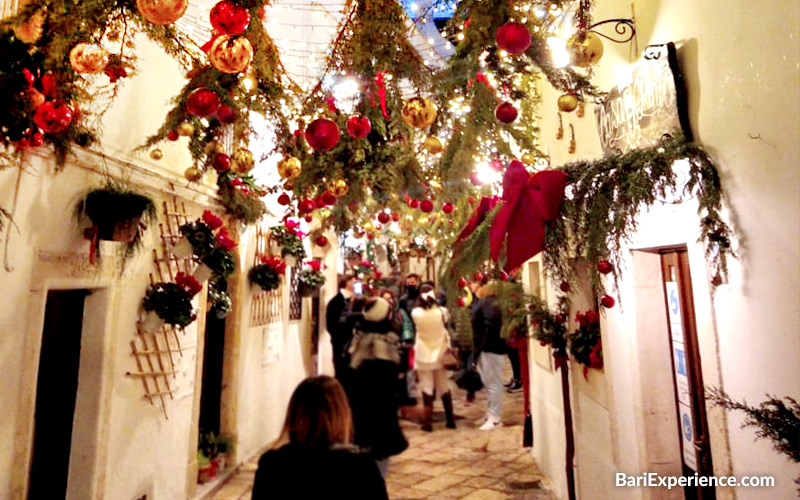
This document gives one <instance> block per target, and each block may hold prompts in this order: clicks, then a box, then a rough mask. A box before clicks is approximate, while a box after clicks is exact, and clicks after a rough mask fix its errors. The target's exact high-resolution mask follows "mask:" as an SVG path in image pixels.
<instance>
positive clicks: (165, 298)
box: [139, 273, 203, 333]
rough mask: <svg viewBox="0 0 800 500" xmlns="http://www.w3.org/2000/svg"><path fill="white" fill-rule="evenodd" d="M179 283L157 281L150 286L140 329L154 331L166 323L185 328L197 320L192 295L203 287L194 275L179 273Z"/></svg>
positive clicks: (145, 297) (177, 278) (148, 331)
mask: <svg viewBox="0 0 800 500" xmlns="http://www.w3.org/2000/svg"><path fill="white" fill-rule="evenodd" d="M176 280H177V281H178V282H179V283H156V284H154V285H150V287H148V289H147V292H146V293H145V296H144V301H143V303H142V306H143V309H144V311H145V316H144V318H143V319H142V320H141V321H140V322H139V331H140V332H144V333H152V332H154V331H156V330H157V329H158V328H160V327H161V326H163V324H164V323H167V324H170V325H173V326H178V327H181V328H184V327H185V326H187V325H188V324H190V323H191V322H192V321H194V320H195V318H196V317H197V315H196V314H195V312H194V311H193V310H192V296H193V294H196V293H197V292H199V291H200V290H201V289H202V288H203V287H202V285H200V283H199V282H198V281H197V280H196V279H194V278H193V277H192V276H189V275H186V274H183V273H178V276H177V277H176Z"/></svg>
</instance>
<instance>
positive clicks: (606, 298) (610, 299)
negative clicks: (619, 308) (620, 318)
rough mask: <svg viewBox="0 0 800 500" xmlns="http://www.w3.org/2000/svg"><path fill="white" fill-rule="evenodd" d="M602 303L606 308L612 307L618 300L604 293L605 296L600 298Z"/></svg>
mask: <svg viewBox="0 0 800 500" xmlns="http://www.w3.org/2000/svg"><path fill="white" fill-rule="evenodd" d="M600 303H601V304H603V307H605V308H606V309H611V308H612V307H614V304H616V303H617V302H616V301H615V300H614V297H612V296H611V295H603V298H602V299H600Z"/></svg>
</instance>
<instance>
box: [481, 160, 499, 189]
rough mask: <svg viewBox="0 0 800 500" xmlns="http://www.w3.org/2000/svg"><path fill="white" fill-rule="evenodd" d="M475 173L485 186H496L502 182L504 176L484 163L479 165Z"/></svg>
mask: <svg viewBox="0 0 800 500" xmlns="http://www.w3.org/2000/svg"><path fill="white" fill-rule="evenodd" d="M475 172H476V173H477V174H478V180H480V181H481V182H482V183H484V184H494V183H496V182H500V179H501V178H502V177H501V176H502V174H501V173H500V172H498V171H497V170H495V169H493V168H492V167H490V166H489V165H488V164H487V163H484V162H481V163H478V167H477V168H476V169H475Z"/></svg>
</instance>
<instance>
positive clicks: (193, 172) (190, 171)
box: [183, 167, 203, 182]
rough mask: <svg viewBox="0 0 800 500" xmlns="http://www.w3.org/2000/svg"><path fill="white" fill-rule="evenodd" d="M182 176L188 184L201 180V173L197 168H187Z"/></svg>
mask: <svg viewBox="0 0 800 500" xmlns="http://www.w3.org/2000/svg"><path fill="white" fill-rule="evenodd" d="M183 176H184V177H186V180H188V181H189V182H197V181H199V180H200V179H202V178H203V171H202V170H200V169H199V168H197V167H189V168H187V169H186V170H185V171H184V172H183Z"/></svg>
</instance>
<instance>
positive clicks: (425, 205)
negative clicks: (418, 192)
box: [419, 200, 433, 214]
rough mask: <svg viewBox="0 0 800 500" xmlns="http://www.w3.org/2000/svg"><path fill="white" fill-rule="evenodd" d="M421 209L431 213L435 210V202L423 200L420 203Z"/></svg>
mask: <svg viewBox="0 0 800 500" xmlns="http://www.w3.org/2000/svg"><path fill="white" fill-rule="evenodd" d="M419 209H420V210H422V211H423V212H425V213H426V214H429V213H431V212H433V202H432V201H431V200H422V203H420V204H419Z"/></svg>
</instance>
